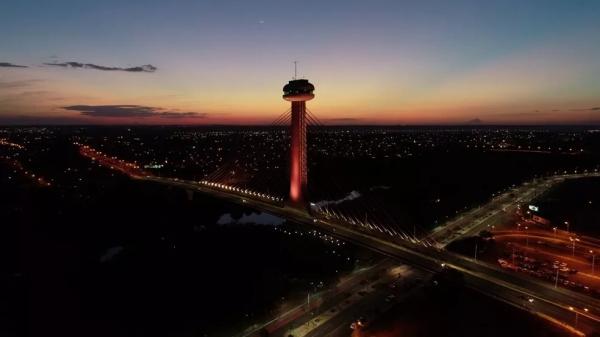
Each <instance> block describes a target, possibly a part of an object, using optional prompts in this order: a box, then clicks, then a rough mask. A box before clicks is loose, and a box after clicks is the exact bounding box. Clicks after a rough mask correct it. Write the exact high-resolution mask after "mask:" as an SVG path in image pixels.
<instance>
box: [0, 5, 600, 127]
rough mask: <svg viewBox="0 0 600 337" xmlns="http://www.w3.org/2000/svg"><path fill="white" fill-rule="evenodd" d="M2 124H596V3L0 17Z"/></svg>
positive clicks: (16, 8)
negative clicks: (287, 91)
mask: <svg viewBox="0 0 600 337" xmlns="http://www.w3.org/2000/svg"><path fill="white" fill-rule="evenodd" d="M0 32H2V33H1V34H0V124H80V123H83V124H90V123H91V124H96V123H98V124H111V123H116V124H221V123H225V124H258V123H269V122H271V121H272V120H274V119H275V118H277V116H278V115H280V114H281V113H282V112H284V111H285V110H286V109H287V108H288V105H289V103H288V102H285V101H284V100H282V98H281V95H282V90H281V89H282V87H283V85H284V84H285V83H286V82H287V81H288V80H290V79H291V77H292V76H293V61H294V60H298V62H299V75H300V76H303V77H306V78H308V79H309V80H310V81H311V82H312V83H314V84H315V87H316V90H315V95H316V98H315V99H314V100H313V101H311V102H309V108H310V109H311V111H312V112H313V113H314V114H315V115H317V116H318V117H319V118H320V119H321V120H322V121H324V122H326V123H330V124H348V123H352V124H439V123H442V124H460V123H467V122H473V121H481V122H483V123H490V124H523V123H524V124H531V123H535V124H545V123H553V124H556V123H576V124H595V123H596V124H597V123H600V1H597V0H590V1H584V0H581V1H579V0H565V1H552V0H544V1H523V0H515V1H509V0H506V1H481V0H478V1H448V0H444V1H416V0H415V1H401V0H393V1H392V0H390V1H379V0H372V1H367V0H358V1H356V0H345V1H324V0H319V1H306V0H305V1H289V0H272V1H260V0H240V1H227V0H214V1H203V0H195V1H192V0H171V1H167V0H164V1H150V0H144V1H136V0H128V1H116V0H104V1H99V0H96V1H87V0H76V1H62V0H55V1H42V0H40V1H30V0H16V1H15V0H4V1H2V5H1V6H0Z"/></svg>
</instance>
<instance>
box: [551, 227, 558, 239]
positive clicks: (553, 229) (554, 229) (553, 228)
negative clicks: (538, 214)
mask: <svg viewBox="0 0 600 337" xmlns="http://www.w3.org/2000/svg"><path fill="white" fill-rule="evenodd" d="M556 229H557V228H556V227H552V231H554V237H556Z"/></svg>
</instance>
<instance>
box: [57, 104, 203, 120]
mask: <svg viewBox="0 0 600 337" xmlns="http://www.w3.org/2000/svg"><path fill="white" fill-rule="evenodd" d="M63 109H65V110H70V111H78V112H79V113H81V114H82V115H85V116H90V117H134V118H146V117H160V118H205V117H206V113H202V112H177V111H167V110H165V109H162V108H155V107H150V106H142V105H72V106H66V107H63Z"/></svg>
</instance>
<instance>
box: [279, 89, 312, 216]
mask: <svg viewBox="0 0 600 337" xmlns="http://www.w3.org/2000/svg"><path fill="white" fill-rule="evenodd" d="M314 90H315V86H314V85H312V84H311V83H310V82H308V80H297V79H294V80H292V81H289V83H288V84H286V85H285V86H284V87H283V99H285V100H286V101H290V102H292V126H291V130H290V131H291V132H290V133H291V137H292V141H291V147H290V200H289V201H290V203H291V204H292V205H293V206H295V207H305V206H306V201H307V200H306V186H307V180H308V179H307V178H308V170H307V167H306V101H309V100H311V99H313V98H314V97H315V95H313V91H314Z"/></svg>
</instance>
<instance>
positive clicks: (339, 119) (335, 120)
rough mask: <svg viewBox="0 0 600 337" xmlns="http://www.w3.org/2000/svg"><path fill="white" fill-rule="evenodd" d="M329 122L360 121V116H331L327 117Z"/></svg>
mask: <svg viewBox="0 0 600 337" xmlns="http://www.w3.org/2000/svg"><path fill="white" fill-rule="evenodd" d="M327 121H328V122H334V123H349V122H358V121H359V119H358V118H329V119H327Z"/></svg>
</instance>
